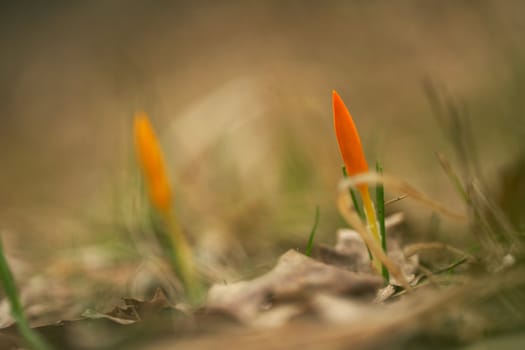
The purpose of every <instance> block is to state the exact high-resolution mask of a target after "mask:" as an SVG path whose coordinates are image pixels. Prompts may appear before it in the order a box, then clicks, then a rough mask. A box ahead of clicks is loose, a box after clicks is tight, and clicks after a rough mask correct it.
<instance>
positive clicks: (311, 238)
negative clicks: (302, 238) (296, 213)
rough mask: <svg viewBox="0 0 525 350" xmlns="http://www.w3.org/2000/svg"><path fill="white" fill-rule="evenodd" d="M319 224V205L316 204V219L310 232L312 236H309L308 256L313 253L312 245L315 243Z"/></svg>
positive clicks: (306, 252)
mask: <svg viewBox="0 0 525 350" xmlns="http://www.w3.org/2000/svg"><path fill="white" fill-rule="evenodd" d="M318 224H319V206H318V205H316V206H315V221H314V226H313V227H312V231H311V232H310V237H308V244H307V246H306V251H305V254H306V256H311V255H312V247H313V245H314V238H315V233H316V232H317V225H318Z"/></svg>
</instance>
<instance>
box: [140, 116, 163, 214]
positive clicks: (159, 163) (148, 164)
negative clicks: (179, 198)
mask: <svg viewBox="0 0 525 350" xmlns="http://www.w3.org/2000/svg"><path fill="white" fill-rule="evenodd" d="M134 130H135V151H136V155H137V160H138V162H139V166H140V168H141V169H142V173H143V175H144V180H145V182H146V186H147V187H148V192H149V197H150V201H151V203H152V204H153V206H154V207H155V208H156V209H157V210H159V211H160V212H162V213H167V212H169V210H170V209H171V196H172V195H171V186H170V182H169V180H168V176H167V172H166V165H165V162H164V156H163V154H162V149H161V148H160V143H159V141H158V139H157V136H156V134H155V130H153V126H152V125H151V122H150V121H149V118H148V115H147V114H146V113H144V112H139V113H137V114H136V115H135V122H134Z"/></svg>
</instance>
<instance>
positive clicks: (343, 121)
mask: <svg viewBox="0 0 525 350" xmlns="http://www.w3.org/2000/svg"><path fill="white" fill-rule="evenodd" d="M332 107H333V112H334V128H335V135H336V137H337V143H338V144H339V150H340V152H341V156H342V157H343V161H344V163H345V167H346V170H347V172H348V175H349V176H354V175H358V174H362V173H367V172H368V163H367V162H366V158H365V154H364V152H363V147H362V146H361V139H360V138H359V133H358V132H357V128H356V126H355V124H354V120H353V119H352V116H351V115H350V112H349V111H348V109H347V108H346V106H345V104H344V102H343V100H342V99H341V97H340V96H339V94H338V93H337V92H336V91H335V90H334V91H332ZM357 189H358V190H359V193H360V194H361V199H362V201H363V207H364V209H365V214H366V220H367V223H368V226H369V227H370V230H371V231H372V234H373V236H374V238H375V239H376V240H377V242H378V243H380V242H381V238H380V236H379V230H378V227H377V219H376V212H375V209H374V204H373V202H372V200H371V198H370V192H369V190H368V185H367V184H360V185H358V186H357ZM375 267H376V268H377V269H378V270H380V268H381V267H380V264H378V262H377V261H376V262H375Z"/></svg>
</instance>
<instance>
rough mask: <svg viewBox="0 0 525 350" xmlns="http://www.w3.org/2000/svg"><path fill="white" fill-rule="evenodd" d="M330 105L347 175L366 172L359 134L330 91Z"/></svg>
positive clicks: (345, 110) (350, 117)
mask: <svg viewBox="0 0 525 350" xmlns="http://www.w3.org/2000/svg"><path fill="white" fill-rule="evenodd" d="M332 103H333V113H334V128H335V134H336V137H337V143H338V144H339V150H340V151H341V156H342V158H343V161H344V163H345V166H346V169H347V171H348V174H349V175H356V174H359V173H363V172H367V171H368V164H367V162H366V159H365V155H364V152H363V147H362V146H361V139H360V138H359V133H358V132H357V128H356V126H355V124H354V121H353V119H352V116H351V115H350V112H349V111H348V109H347V108H346V106H345V104H344V102H343V100H342V98H341V96H339V94H338V93H337V92H336V91H335V90H332Z"/></svg>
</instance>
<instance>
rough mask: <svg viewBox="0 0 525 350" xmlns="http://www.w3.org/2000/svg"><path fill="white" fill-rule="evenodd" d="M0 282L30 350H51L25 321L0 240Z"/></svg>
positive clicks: (19, 329)
mask: <svg viewBox="0 0 525 350" xmlns="http://www.w3.org/2000/svg"><path fill="white" fill-rule="evenodd" d="M0 281H2V286H3V287H4V291H5V294H6V296H7V300H8V301H9V305H10V307H11V314H12V315H13V318H14V319H15V321H16V325H17V327H18V331H19V332H20V334H21V335H22V337H23V338H24V339H25V341H26V342H27V343H28V345H30V347H31V348H32V349H36V350H51V349H52V347H51V346H50V345H48V344H47V343H46V341H45V340H44V339H43V338H42V337H40V335H39V334H38V333H36V332H35V331H34V330H33V329H31V327H30V326H29V323H28V322H27V319H26V317H25V315H24V309H23V308H22V303H20V299H19V298H18V293H17V290H16V285H15V280H14V278H13V274H12V273H11V269H9V265H8V264H7V260H6V259H5V256H4V248H3V245H2V240H1V239H0Z"/></svg>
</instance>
